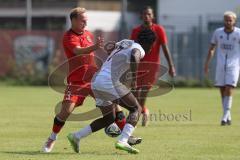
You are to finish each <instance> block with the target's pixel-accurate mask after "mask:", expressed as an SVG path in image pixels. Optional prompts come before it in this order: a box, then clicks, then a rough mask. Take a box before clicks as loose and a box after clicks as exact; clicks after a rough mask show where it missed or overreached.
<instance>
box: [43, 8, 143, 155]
mask: <svg viewBox="0 0 240 160" xmlns="http://www.w3.org/2000/svg"><path fill="white" fill-rule="evenodd" d="M70 19H71V24H72V26H71V29H70V30H68V31H67V32H66V33H65V34H64V36H63V48H64V51H65V55H66V57H67V58H68V65H69V74H68V77H67V83H68V85H67V88H66V90H65V95H64V98H63V101H62V107H61V111H60V112H59V113H58V114H57V115H56V116H55V118H54V121H53V127H52V133H51V135H50V136H49V137H48V139H47V141H46V142H45V143H44V146H43V152H45V153H48V152H51V151H52V149H53V146H54V144H55V141H56V139H57V134H58V133H59V132H60V131H61V129H62V127H63V126H64V124H65V121H66V120H67V118H68V117H69V115H70V114H71V113H72V112H73V110H74V108H75V107H77V106H80V105H82V104H83V102H84V100H85V98H86V97H87V96H88V95H90V96H92V97H94V95H93V93H92V90H91V80H92V77H93V75H94V74H95V73H96V71H97V66H96V64H95V57H94V53H93V51H95V50H97V49H99V48H103V38H100V37H98V39H97V42H96V43H95V44H94V43H93V35H92V33H91V32H89V31H87V30H86V29H85V27H86V25H87V15H86V9H85V8H80V7H77V8H74V9H72V11H71V13H70ZM115 123H116V124H117V125H118V126H119V128H121V129H123V126H124V125H125V123H126V118H125V115H124V114H123V112H122V110H121V108H120V107H117V108H116V119H115ZM139 140H141V138H137V137H131V138H130V140H129V144H137V143H140V142H139Z"/></svg>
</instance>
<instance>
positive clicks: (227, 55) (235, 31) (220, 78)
mask: <svg viewBox="0 0 240 160" xmlns="http://www.w3.org/2000/svg"><path fill="white" fill-rule="evenodd" d="M236 20H237V15H236V14H235V13H234V12H231V11H227V12H225V13H224V27H222V28H218V29H216V30H215V32H214V34H213V37H212V40H211V45H210V47H209V51H208V56H207V59H206V63H205V67H204V70H205V74H206V75H207V74H208V71H209V69H208V68H209V67H208V66H209V63H210V60H211V59H212V57H213V56H214V53H215V51H216V53H217V66H216V76H215V86H217V87H219V89H220V93H221V100H222V107H223V116H222V120H221V125H223V126H224V125H231V112H230V110H231V107H232V99H233V98H232V97H233V90H234V88H235V87H236V86H237V82H238V77H239V62H240V29H239V28H237V27H235V24H236Z"/></svg>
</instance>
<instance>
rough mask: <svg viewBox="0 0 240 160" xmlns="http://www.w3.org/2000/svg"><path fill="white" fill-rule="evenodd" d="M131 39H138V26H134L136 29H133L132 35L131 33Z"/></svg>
mask: <svg viewBox="0 0 240 160" xmlns="http://www.w3.org/2000/svg"><path fill="white" fill-rule="evenodd" d="M130 39H131V40H137V29H136V28H134V29H133V30H132V33H131V35H130Z"/></svg>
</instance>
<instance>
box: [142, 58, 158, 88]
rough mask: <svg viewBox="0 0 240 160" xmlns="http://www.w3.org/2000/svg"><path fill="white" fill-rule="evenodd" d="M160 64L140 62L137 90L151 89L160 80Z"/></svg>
mask: <svg viewBox="0 0 240 160" xmlns="http://www.w3.org/2000/svg"><path fill="white" fill-rule="evenodd" d="M158 71H159V62H155V63H154V62H140V63H139V65H138V71H137V88H142V87H147V88H149V89H150V88H151V87H152V86H153V84H154V83H155V82H156V80H157V78H158Z"/></svg>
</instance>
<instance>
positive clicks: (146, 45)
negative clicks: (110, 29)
mask: <svg viewBox="0 0 240 160" xmlns="http://www.w3.org/2000/svg"><path fill="white" fill-rule="evenodd" d="M155 39H156V36H155V33H154V32H153V31H152V30H150V29H144V30H142V31H141V32H140V33H139V35H138V38H137V41H136V42H134V41H133V40H127V39H125V40H122V41H120V42H118V43H116V44H115V47H114V50H113V51H112V52H111V54H110V55H109V56H108V58H107V60H106V61H105V62H104V64H103V65H102V67H101V69H100V71H99V72H98V73H97V74H96V75H95V77H94V78H93V79H92V84H91V87H92V90H93V93H94V96H95V98H96V106H97V107H99V108H100V110H101V112H102V114H103V117H102V118H99V119H97V120H95V121H93V122H92V123H91V124H90V125H87V126H86V127H84V128H82V129H81V130H80V131H77V132H75V133H70V134H69V135H68V140H69V142H70V143H71V145H72V147H73V150H74V151H75V152H77V153H78V152H79V142H80V140H81V139H82V138H83V137H86V136H88V135H90V134H91V133H93V132H96V131H98V130H100V129H102V128H104V127H106V126H109V125H110V124H112V123H113V122H114V119H115V118H114V117H115V112H114V110H115V107H114V106H115V105H114V104H118V105H120V106H122V107H124V108H126V109H127V110H128V111H129V115H128V117H127V121H126V124H125V126H124V128H123V130H122V133H121V135H120V136H119V140H118V141H117V142H116V144H115V147H116V148H117V149H120V150H124V151H127V152H129V153H134V154H136V153H139V150H138V149H136V148H133V147H132V146H130V145H129V144H128V143H127V141H128V139H129V137H130V136H131V135H132V133H133V131H134V129H135V126H136V125H137V122H138V120H139V116H140V114H141V106H140V105H139V103H138V101H137V99H136V98H135V97H134V95H133V94H132V93H131V89H136V74H137V73H136V71H137V65H138V63H139V61H140V59H142V58H143V57H144V55H145V53H146V54H147V53H148V52H149V51H150V50H151V48H152V45H153V43H154V41H155ZM128 86H129V87H128Z"/></svg>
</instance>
